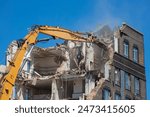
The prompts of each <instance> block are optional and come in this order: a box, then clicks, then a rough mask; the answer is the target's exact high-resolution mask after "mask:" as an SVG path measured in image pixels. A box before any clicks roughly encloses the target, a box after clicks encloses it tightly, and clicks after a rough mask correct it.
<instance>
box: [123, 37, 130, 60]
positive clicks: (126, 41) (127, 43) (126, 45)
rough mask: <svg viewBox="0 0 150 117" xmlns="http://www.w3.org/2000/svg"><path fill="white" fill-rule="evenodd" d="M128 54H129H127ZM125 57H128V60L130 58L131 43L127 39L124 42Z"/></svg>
mask: <svg viewBox="0 0 150 117" xmlns="http://www.w3.org/2000/svg"><path fill="white" fill-rule="evenodd" d="M126 49H128V50H126ZM126 52H127V53H126ZM123 55H124V56H125V57H126V58H129V41H128V40H127V39H125V40H124V41H123Z"/></svg>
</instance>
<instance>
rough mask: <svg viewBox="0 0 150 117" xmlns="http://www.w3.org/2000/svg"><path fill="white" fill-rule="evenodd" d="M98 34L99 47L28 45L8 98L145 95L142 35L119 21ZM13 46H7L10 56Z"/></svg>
mask: <svg viewBox="0 0 150 117" xmlns="http://www.w3.org/2000/svg"><path fill="white" fill-rule="evenodd" d="M101 32H103V34H104V35H105V36H98V37H97V39H98V40H99V43H101V44H100V45H96V44H93V43H81V42H72V41H67V42H64V44H61V45H58V46H56V47H49V48H40V47H35V46H31V47H30V48H29V50H28V51H27V53H26V55H25V57H24V60H23V63H22V66H21V68H20V71H19V73H18V78H17V81H16V84H15V86H14V89H13V95H12V97H11V99H21V100H23V99H26V100H36V99H42V100H44V99H48V100H50V99H51V100H54V99H55V100H58V99H61V100H66V99H73V100H74V99H82V100H94V99H95V100H108V99H112V100H139V99H142V100H143V99H146V77H145V68H144V43H143V35H142V34H141V33H140V32H138V31H136V30H135V29H133V28H132V27H130V26H128V25H127V24H123V25H122V26H121V27H120V28H119V29H118V30H117V31H115V32H113V33H109V36H106V33H105V31H101ZM16 51H17V44H16V42H13V43H11V44H10V46H9V47H8V50H7V57H6V58H7V60H6V63H7V65H8V64H9V62H8V61H11V60H13V56H14V54H15V52H16Z"/></svg>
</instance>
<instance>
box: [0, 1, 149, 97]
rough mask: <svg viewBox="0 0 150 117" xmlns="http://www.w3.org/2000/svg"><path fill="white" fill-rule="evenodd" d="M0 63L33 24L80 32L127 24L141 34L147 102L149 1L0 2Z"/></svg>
mask: <svg viewBox="0 0 150 117" xmlns="http://www.w3.org/2000/svg"><path fill="white" fill-rule="evenodd" d="M0 3H1V4H0V64H2V63H4V62H5V52H6V48H7V47H8V45H9V44H10V43H11V41H12V40H16V39H20V38H23V37H24V36H25V35H26V34H27V32H28V30H27V29H28V28H30V27H31V26H32V25H34V24H40V25H50V26H60V27H64V28H68V29H71V30H75V31H76V30H78V31H82V32H86V31H95V30H97V29H98V28H100V27H101V26H102V25H103V24H109V25H110V26H117V25H121V24H122V22H126V23H127V24H129V25H131V26H132V27H133V28H135V29H137V30H139V31H140V32H142V33H143V34H144V44H145V48H144V49H145V67H146V77H147V97H148V99H150V51H149V50H148V48H149V45H150V34H149V28H150V23H149V21H150V15H149V11H150V7H149V4H150V2H149V0H141V1H140V0H0Z"/></svg>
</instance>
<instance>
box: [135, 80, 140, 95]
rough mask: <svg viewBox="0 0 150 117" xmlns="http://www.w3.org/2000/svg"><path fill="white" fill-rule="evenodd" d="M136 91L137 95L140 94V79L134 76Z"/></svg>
mask: <svg viewBox="0 0 150 117" xmlns="http://www.w3.org/2000/svg"><path fill="white" fill-rule="evenodd" d="M134 93H135V95H139V94H140V81H139V79H138V78H137V77H134Z"/></svg>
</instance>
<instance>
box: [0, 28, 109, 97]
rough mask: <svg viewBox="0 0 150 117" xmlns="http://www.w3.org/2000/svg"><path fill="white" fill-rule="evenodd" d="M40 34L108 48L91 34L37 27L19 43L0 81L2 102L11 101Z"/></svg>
mask: <svg viewBox="0 0 150 117" xmlns="http://www.w3.org/2000/svg"><path fill="white" fill-rule="evenodd" d="M39 33H42V34H46V35H49V36H52V37H53V38H54V39H59V38H61V39H63V40H68V41H79V42H88V43H95V44H97V45H98V46H102V47H103V48H106V46H105V44H103V43H101V42H99V41H98V40H97V39H96V37H95V36H92V35H91V34H83V33H79V32H73V31H70V30H66V29H63V28H60V27H52V26H40V25H35V26H33V27H32V28H31V31H30V32H29V33H28V34H27V35H26V36H25V37H24V39H23V41H21V43H18V45H19V48H18V50H17V52H16V53H15V56H14V58H13V60H12V61H9V66H8V68H7V73H6V74H5V75H3V77H2V78H1V79H0V100H9V99H10V98H11V95H12V90H13V86H14V84H15V81H16V79H17V75H18V73H19V69H20V67H21V64H22V62H23V59H24V56H25V53H26V52H27V50H28V48H29V47H30V45H35V44H36V43H37V42H38V40H37V36H38V35H39Z"/></svg>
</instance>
